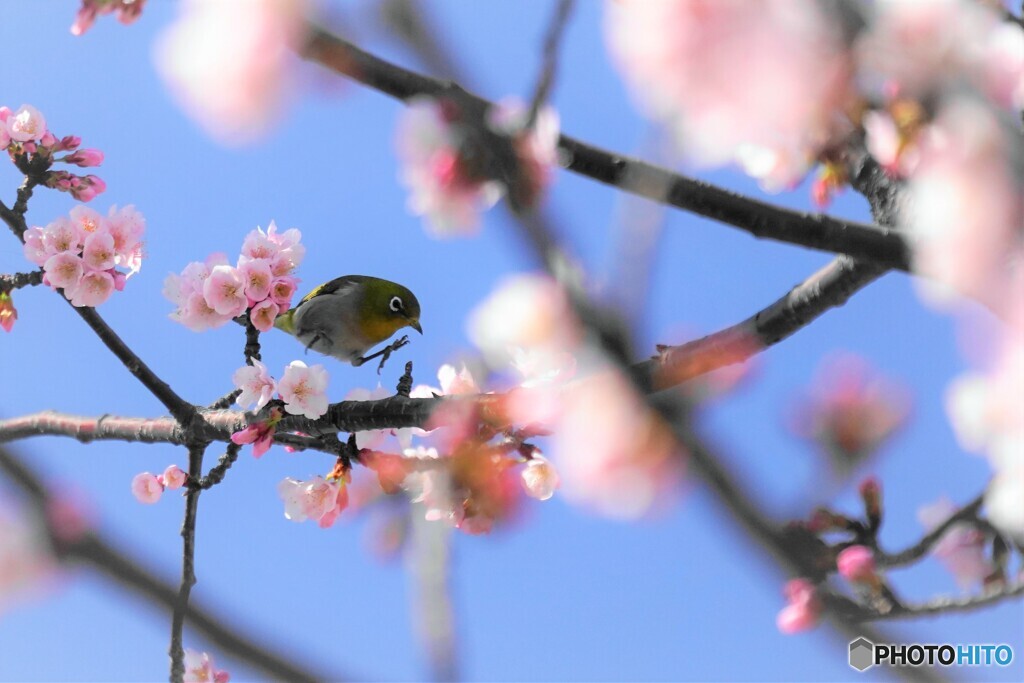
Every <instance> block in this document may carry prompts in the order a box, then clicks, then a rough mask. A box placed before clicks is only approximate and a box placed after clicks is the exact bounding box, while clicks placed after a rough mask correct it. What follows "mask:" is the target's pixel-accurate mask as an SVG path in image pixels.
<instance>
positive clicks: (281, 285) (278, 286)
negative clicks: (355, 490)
mask: <svg viewBox="0 0 1024 683" xmlns="http://www.w3.org/2000/svg"><path fill="white" fill-rule="evenodd" d="M297 287H298V279H297V278H295V277H293V276H291V275H283V276H281V277H276V278H274V281H273V283H272V284H271V285H270V298H271V299H272V300H273V301H274V303H275V304H277V305H278V307H279V308H280V310H282V311H286V310H288V308H289V307H290V306H291V305H292V297H294V296H295V290H296V288H297Z"/></svg>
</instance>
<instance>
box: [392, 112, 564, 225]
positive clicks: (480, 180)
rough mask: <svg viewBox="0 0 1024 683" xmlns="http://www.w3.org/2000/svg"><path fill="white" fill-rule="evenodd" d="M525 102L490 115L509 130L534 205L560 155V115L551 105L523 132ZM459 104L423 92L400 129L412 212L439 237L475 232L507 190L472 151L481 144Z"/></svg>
mask: <svg viewBox="0 0 1024 683" xmlns="http://www.w3.org/2000/svg"><path fill="white" fill-rule="evenodd" d="M524 118H525V109H524V108H523V107H522V105H519V104H515V103H511V102H504V103H500V104H498V105H496V106H495V108H494V109H493V110H492V111H491V112H489V114H488V122H487V125H489V126H490V127H491V129H492V130H493V131H494V132H498V133H502V134H504V135H510V136H512V138H513V148H514V150H515V153H516V156H517V161H518V163H519V166H520V170H521V171H522V176H523V187H522V188H517V189H519V190H520V194H521V195H522V196H521V197H519V198H518V199H519V201H520V202H521V203H523V204H526V205H533V204H535V203H536V202H537V201H538V199H539V197H540V195H541V194H542V192H543V190H544V189H545V188H546V186H547V185H548V184H549V183H550V181H551V178H552V177H553V173H552V168H553V167H554V164H555V163H556V161H557V142H558V117H557V115H556V114H555V113H554V110H552V109H550V108H549V107H545V108H543V109H542V110H541V111H540V112H538V115H537V120H536V122H535V124H534V126H533V128H531V129H530V130H529V131H527V132H525V133H523V132H522V130H521V124H522V123H523V119H524ZM461 119H462V113H461V111H460V107H459V105H458V104H457V103H455V102H453V101H450V100H443V101H439V100H435V99H433V98H426V97H419V98H414V99H413V100H412V101H411V102H409V106H408V107H407V108H406V109H405V110H404V111H403V112H402V116H401V119H400V120H399V123H398V128H397V132H396V148H397V151H398V157H399V161H400V163H401V171H400V178H401V180H402V182H403V183H404V184H405V185H406V186H407V187H408V188H409V190H410V192H411V194H410V196H409V210H410V211H411V212H412V213H414V214H417V215H423V216H425V217H426V219H427V227H428V230H429V231H430V232H431V234H433V235H434V236H437V237H450V236H456V235H469V234H474V233H475V232H476V230H477V228H478V226H479V223H480V213H481V212H482V211H484V210H486V209H488V208H490V207H491V206H493V205H494V204H495V203H496V202H497V201H498V199H500V198H501V195H502V194H503V192H504V187H503V186H502V185H501V183H499V182H497V181H496V180H494V179H492V178H490V177H489V175H488V173H489V172H488V170H487V169H485V168H479V166H481V165H482V164H481V162H480V161H479V159H480V158H481V155H480V154H479V153H477V152H475V151H474V150H473V149H471V146H472V145H473V144H479V143H478V142H476V140H475V136H473V135H467V130H466V127H467V126H469V125H472V124H471V123H468V122H465V121H462V120H461Z"/></svg>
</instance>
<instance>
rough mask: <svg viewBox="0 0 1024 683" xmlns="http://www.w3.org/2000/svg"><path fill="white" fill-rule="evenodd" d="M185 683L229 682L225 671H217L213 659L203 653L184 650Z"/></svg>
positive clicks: (228, 676)
mask: <svg viewBox="0 0 1024 683" xmlns="http://www.w3.org/2000/svg"><path fill="white" fill-rule="evenodd" d="M182 680H183V681H184V682H185V683H228V681H230V680H231V677H230V675H229V674H228V672H227V671H222V670H220V669H217V667H216V666H214V663H213V657H211V656H210V655H208V654H207V653H205V652H196V651H195V650H190V649H188V648H186V649H185V676H184V678H183V679H182Z"/></svg>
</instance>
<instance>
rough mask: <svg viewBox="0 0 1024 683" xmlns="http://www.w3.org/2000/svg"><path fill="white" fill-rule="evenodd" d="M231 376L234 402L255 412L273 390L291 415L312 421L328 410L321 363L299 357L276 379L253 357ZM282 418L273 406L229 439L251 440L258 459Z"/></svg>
mask: <svg viewBox="0 0 1024 683" xmlns="http://www.w3.org/2000/svg"><path fill="white" fill-rule="evenodd" d="M231 379H232V381H233V382H234V383H235V388H236V389H238V390H239V394H238V398H237V399H235V402H236V403H237V404H238V405H240V406H243V407H249V408H250V409H251V410H253V411H255V412H257V413H258V412H259V411H261V410H262V409H263V407H264V406H266V405H267V403H269V402H270V399H271V398H272V397H273V395H274V392H275V391H277V392H278V396H279V397H280V399H281V401H282V402H283V404H284V405H283V407H284V411H285V412H286V413H288V414H290V415H302V416H304V417H308V418H309V419H311V420H315V419H316V418H318V417H321V416H322V415H323V414H324V413H326V412H327V406H328V402H327V381H328V379H329V375H328V374H327V370H326V369H324V366H322V365H313V366H307V365H306V364H305V363H303V362H302V361H300V360H294V361H292V362H291V363H289V364H288V367H286V368H285V369H284V375H283V376H282V377H281V380H280V381H276V380H275V379H274V378H273V377H272V376H271V375H270V372H268V371H267V366H266V365H264V364H263V363H261V362H260V361H258V360H256V359H253V361H252V365H243V366H242V367H241V368H239V369H238V370H236V371H235V374H234V375H232V378H231ZM282 417H284V415H283V414H282V413H281V411H280V410H279V409H278V408H277V407H276V406H275V407H273V408H271V410H270V415H269V416H268V417H267V418H266V419H264V420H261V421H259V422H255V423H253V424H251V425H249V426H248V427H246V428H245V429H243V430H241V431H239V432H235V433H234V434H232V435H231V440H232V441H233V442H234V443H236V444H239V445H242V444H250V443H251V444H252V447H253V455H254V456H256V457H257V458H258V457H260V456H261V455H263V454H264V453H266V452H267V450H268V449H269V448H270V446H271V445H272V444H273V441H274V431H275V429H276V428H277V423H278V422H280V421H281V418H282Z"/></svg>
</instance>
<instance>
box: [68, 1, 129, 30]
mask: <svg viewBox="0 0 1024 683" xmlns="http://www.w3.org/2000/svg"><path fill="white" fill-rule="evenodd" d="M145 4H146V0H82V6H81V7H80V8H79V10H78V14H77V15H76V16H75V23H73V24H72V25H71V33H72V35H76V36H80V35H82V34H83V33H85V32H86V31H88V30H89V29H90V28H91V27H92V25H93V22H95V21H96V17H97V16H99V15H101V14H110V13H111V12H116V13H117V20H118V21H120V22H121V23H122V24H130V23H132V22H133V21H135V20H136V19H138V18H139V15H141V14H142V8H143V7H144V6H145Z"/></svg>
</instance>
